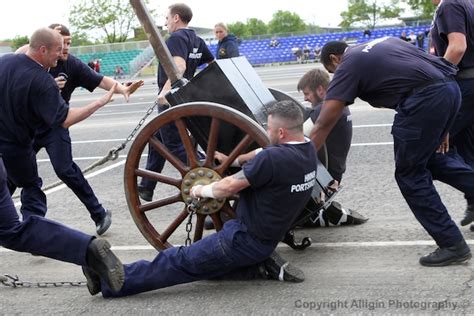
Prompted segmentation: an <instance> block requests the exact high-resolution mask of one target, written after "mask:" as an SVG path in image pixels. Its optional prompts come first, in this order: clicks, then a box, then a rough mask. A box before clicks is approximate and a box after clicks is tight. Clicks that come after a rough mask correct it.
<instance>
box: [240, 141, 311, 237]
mask: <svg viewBox="0 0 474 316" xmlns="http://www.w3.org/2000/svg"><path fill="white" fill-rule="evenodd" d="M316 166H317V158H316V149H315V148H314V146H313V144H312V143H311V142H310V141H308V142H305V143H299V144H282V145H275V146H270V147H267V148H265V149H264V150H262V151H261V152H260V153H258V154H257V155H256V156H255V157H254V158H253V159H252V160H250V161H249V162H247V163H246V164H244V165H243V166H242V169H243V172H244V174H245V177H246V178H247V180H248V181H249V183H250V187H248V188H246V189H245V190H242V191H241V192H240V198H239V203H238V206H237V217H238V218H239V219H240V220H241V221H242V222H243V223H245V225H246V226H247V227H248V230H249V231H250V232H251V233H253V234H254V235H256V236H257V237H259V238H260V239H263V240H274V241H280V240H281V239H282V238H283V236H284V234H285V233H286V232H287V231H288V229H289V228H290V226H291V224H292V223H293V222H294V220H295V218H296V217H297V216H298V215H299V214H300V212H301V210H302V209H303V208H304V206H305V205H306V203H307V202H308V200H309V198H310V197H311V192H312V190H313V186H314V183H315V179H316Z"/></svg>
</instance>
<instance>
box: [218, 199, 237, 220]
mask: <svg viewBox="0 0 474 316" xmlns="http://www.w3.org/2000/svg"><path fill="white" fill-rule="evenodd" d="M221 211H222V212H224V213H226V214H227V215H229V216H230V217H231V218H236V215H235V211H234V209H233V208H232V206H230V204H229V202H226V203H225V204H224V205H223V206H222V208H221Z"/></svg>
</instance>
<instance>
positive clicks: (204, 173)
mask: <svg viewBox="0 0 474 316" xmlns="http://www.w3.org/2000/svg"><path fill="white" fill-rule="evenodd" d="M220 179H221V176H220V175H219V174H218V173H217V172H215V171H214V170H212V169H209V168H205V167H198V168H195V169H192V170H190V171H189V172H188V173H187V174H186V175H185V176H184V177H183V182H182V183H181V195H182V197H183V201H184V203H186V205H187V206H188V205H190V204H191V202H192V201H193V198H192V197H191V195H190V194H191V188H192V187H193V186H195V185H198V184H201V185H206V184H210V183H212V182H216V181H219V180H220ZM224 203H225V199H201V202H200V203H199V205H198V206H196V207H195V211H196V213H199V214H213V213H216V212H217V211H219V210H220V209H221V207H222V206H223V205H224Z"/></svg>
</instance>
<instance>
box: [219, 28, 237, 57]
mask: <svg viewBox="0 0 474 316" xmlns="http://www.w3.org/2000/svg"><path fill="white" fill-rule="evenodd" d="M214 34H215V35H216V38H217V40H218V41H219V42H218V43H217V48H216V59H224V58H232V57H239V56H240V53H239V43H238V42H237V37H235V35H232V34H229V31H228V29H227V26H226V25H225V24H224V23H217V24H216V25H215V26H214Z"/></svg>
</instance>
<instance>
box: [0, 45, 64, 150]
mask: <svg viewBox="0 0 474 316" xmlns="http://www.w3.org/2000/svg"><path fill="white" fill-rule="evenodd" d="M0 74H1V75H0V141H3V142H8V143H15V144H19V145H28V144H30V143H31V141H32V140H33V138H34V136H35V133H36V130H37V129H38V128H39V127H40V126H45V125H46V126H52V125H54V124H58V123H59V124H60V123H62V122H64V120H65V119H66V116H67V113H68V110H69V109H68V106H67V104H66V102H65V101H64V99H63V98H62V97H61V95H60V94H59V88H58V86H57V84H56V82H55V81H54V80H53V78H52V77H51V75H49V74H48V72H47V71H46V70H45V69H43V67H42V66H41V65H39V64H38V63H37V62H35V61H34V60H32V59H31V58H29V57H28V56H27V55H26V54H9V55H5V56H3V57H1V58H0Z"/></svg>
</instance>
